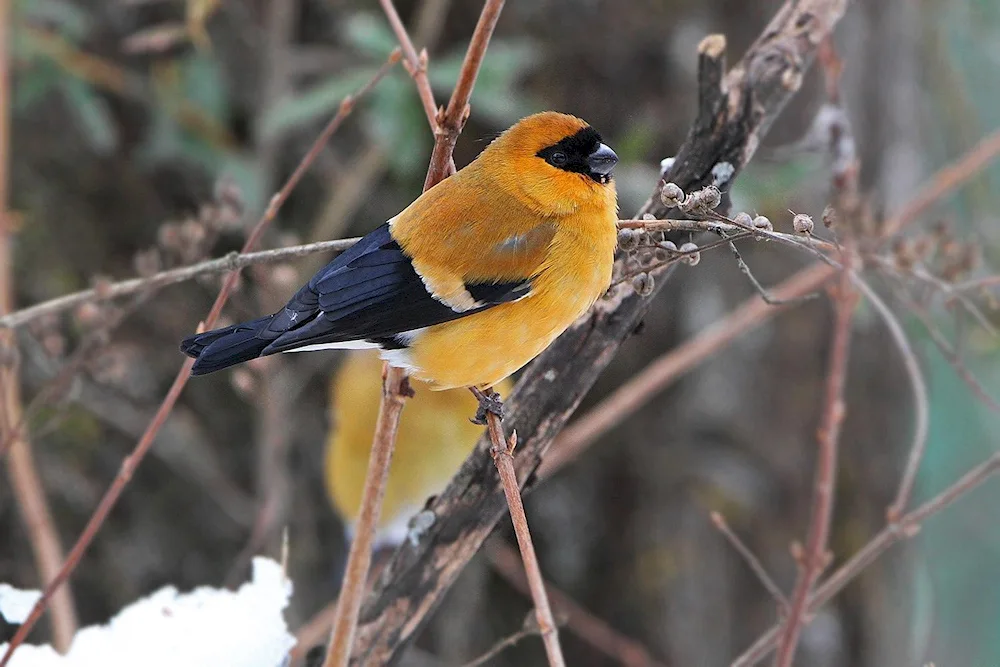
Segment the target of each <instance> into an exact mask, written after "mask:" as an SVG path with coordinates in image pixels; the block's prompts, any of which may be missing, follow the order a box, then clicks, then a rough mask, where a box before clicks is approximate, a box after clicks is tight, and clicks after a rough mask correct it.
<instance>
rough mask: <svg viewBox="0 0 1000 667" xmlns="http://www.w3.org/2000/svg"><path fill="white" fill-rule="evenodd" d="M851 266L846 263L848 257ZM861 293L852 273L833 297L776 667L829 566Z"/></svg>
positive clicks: (784, 661) (785, 658) (782, 664)
mask: <svg viewBox="0 0 1000 667" xmlns="http://www.w3.org/2000/svg"><path fill="white" fill-rule="evenodd" d="M843 261H844V263H845V264H847V263H849V262H848V259H847V258H846V257H845V258H844V260H843ZM857 299H858V296H857V292H855V291H854V288H853V286H852V284H851V275H850V271H848V270H846V269H845V270H844V271H842V272H841V278H840V281H839V283H838V285H837V287H836V293H835V294H834V297H833V303H834V308H835V315H834V329H833V343H832V348H831V351H830V362H829V367H828V369H827V375H826V389H825V391H824V397H823V414H822V416H821V418H820V426H819V436H818V439H819V452H818V454H817V460H816V482H815V486H814V488H813V506H812V516H811V518H810V520H809V533H808V536H807V537H806V546H805V552H804V554H803V559H802V562H801V563H799V567H800V572H799V577H798V581H797V582H796V584H795V588H794V589H793V591H792V598H791V603H790V605H789V610H788V617H787V618H786V620H785V626H784V629H783V632H782V636H781V641H780V643H779V645H778V658H777V660H776V661H775V665H776V666H777V667H791V665H792V660H793V659H794V657H795V649H796V647H797V646H798V642H799V633H800V632H801V631H802V628H803V626H804V625H805V621H806V606H807V604H806V603H807V602H808V599H809V594H810V592H811V591H812V588H813V585H814V584H815V582H816V580H817V579H819V576H820V574H821V573H822V571H823V570H824V569H825V568H826V566H827V564H828V563H829V555H828V552H827V542H828V539H829V534H830V523H831V520H832V518H833V493H834V486H835V482H836V477H837V448H838V444H839V441H840V426H841V424H842V423H843V420H844V413H845V408H844V384H845V381H846V378H847V362H848V359H849V350H850V341H851V323H852V321H853V319H854V306H855V304H856V303H857Z"/></svg>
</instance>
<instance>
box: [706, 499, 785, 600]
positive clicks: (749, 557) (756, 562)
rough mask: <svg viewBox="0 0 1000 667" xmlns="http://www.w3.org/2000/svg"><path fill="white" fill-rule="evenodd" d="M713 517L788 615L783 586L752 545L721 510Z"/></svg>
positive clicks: (715, 523) (734, 547)
mask: <svg viewBox="0 0 1000 667" xmlns="http://www.w3.org/2000/svg"><path fill="white" fill-rule="evenodd" d="M711 519H712V525H713V526H715V527H716V529H717V530H718V531H719V532H720V533H722V536H723V537H725V538H726V539H727V540H728V541H729V543H730V544H731V545H732V546H733V549H735V550H736V553H738V554H739V555H740V556H741V557H742V558H743V560H744V561H745V562H746V564H747V566H748V567H749V568H750V570H751V571H752V572H753V573H754V574H755V575H757V579H758V580H759V581H760V583H761V585H762V586H763V587H764V589H765V590H766V591H767V592H768V593H770V594H771V597H773V598H774V601H775V602H777V603H778V611H779V613H780V614H781V615H782V616H784V615H787V614H788V598H787V597H785V594H784V593H783V592H782V590H781V588H780V587H779V586H778V584H776V583H775V582H774V579H772V578H771V575H770V574H768V572H767V569H766V568H765V567H764V564H763V563H761V562H760V559H759V558H757V556H756V555H754V552H753V551H751V550H750V547H748V546H747V545H746V544H744V543H743V540H741V539H740V538H739V536H738V535H737V534H736V533H734V532H733V529H732V528H730V527H729V524H728V523H727V522H726V518H725V517H724V516H722V514H720V513H719V512H712V514H711Z"/></svg>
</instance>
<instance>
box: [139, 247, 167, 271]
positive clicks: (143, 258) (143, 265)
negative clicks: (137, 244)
mask: <svg viewBox="0 0 1000 667" xmlns="http://www.w3.org/2000/svg"><path fill="white" fill-rule="evenodd" d="M132 265H133V266H134V267H135V271H136V273H138V274H139V275H140V276H142V277H144V278H147V277H149V276H151V275H153V274H154V273H157V272H159V271H161V270H162V269H163V262H162V261H161V259H160V251H159V249H157V248H150V249H149V250H143V251H140V252H137V253H136V254H135V257H133V258H132Z"/></svg>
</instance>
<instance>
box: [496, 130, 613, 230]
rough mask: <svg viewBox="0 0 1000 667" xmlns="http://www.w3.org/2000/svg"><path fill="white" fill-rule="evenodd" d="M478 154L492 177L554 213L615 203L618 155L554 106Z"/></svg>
mask: <svg viewBox="0 0 1000 667" xmlns="http://www.w3.org/2000/svg"><path fill="white" fill-rule="evenodd" d="M483 158H484V159H486V160H487V161H488V163H489V165H490V168H491V169H492V170H494V172H495V175H496V176H498V177H500V178H503V179H504V180H505V181H507V182H508V183H510V184H511V185H512V186H513V187H514V189H516V190H519V191H520V192H521V193H523V194H524V195H526V196H527V197H528V198H529V199H530V200H532V201H533V202H534V203H535V204H536V205H537V206H539V207H541V208H543V209H544V208H551V209H553V210H552V212H553V213H554V214H557V213H561V212H569V211H571V210H576V209H577V208H579V207H580V206H582V205H586V204H595V205H597V206H602V207H603V206H608V205H610V206H612V207H614V206H615V200H616V197H615V188H614V183H613V180H612V178H613V175H614V168H615V165H616V164H617V163H618V156H617V155H615V152H614V151H613V150H611V148H610V147H608V146H607V145H606V144H604V143H602V142H601V135H600V134H598V132H597V130H595V129H594V128H592V127H591V126H590V125H589V124H588V123H587V122H586V121H583V120H581V119H579V118H577V117H575V116H570V115H567V114H562V113H556V112H554V111H546V112H543V113H538V114H534V115H532V116H528V117H527V118H524V119H522V120H520V121H518V122H517V123H516V124H515V125H513V126H512V127H511V128H510V129H508V130H507V131H506V132H504V133H503V134H501V135H500V136H499V137H498V138H497V139H496V140H495V141H494V142H493V143H492V144H490V146H489V148H487V150H486V151H484V152H483ZM496 172H500V173H496ZM540 212H543V213H544V212H545V211H544V210H543V211H540Z"/></svg>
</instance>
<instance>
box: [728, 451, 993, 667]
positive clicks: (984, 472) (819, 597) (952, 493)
mask: <svg viewBox="0 0 1000 667" xmlns="http://www.w3.org/2000/svg"><path fill="white" fill-rule="evenodd" d="M998 472H1000V452H998V453H996V454H994V455H993V456H991V457H990V458H988V459H987V460H986V461H983V462H982V463H980V464H979V465H977V466H976V467H974V468H973V469H972V470H970V471H969V472H967V473H966V474H965V475H963V476H962V477H961V478H960V479H959V480H957V481H956V482H955V483H954V484H952V485H951V486H949V487H948V488H947V489H945V490H944V491H942V492H941V493H939V494H938V495H936V496H934V497H933V498H932V499H930V500H928V501H927V502H925V503H924V504H923V505H920V506H919V507H917V508H916V509H915V510H913V511H912V512H909V513H908V514H905V515H903V517H901V518H900V520H899V521H898V522H896V523H891V524H888V525H886V527H885V528H883V529H882V530H881V531H880V532H879V533H878V534H877V535H876V536H875V537H873V538H872V539H871V540H870V541H869V542H868V543H867V544H866V545H865V546H864V547H862V548H861V549H860V550H859V551H858V552H857V553H855V554H854V555H853V556H852V557H851V558H850V559H849V560H848V561H847V562H846V563H844V564H843V565H841V566H840V568H838V569H837V571H836V572H834V573H833V574H831V575H830V576H829V577H827V579H826V580H825V581H824V582H823V583H822V584H820V585H819V586H818V587H817V588H816V590H815V592H814V593H813V594H812V595H811V596H810V597H809V604H808V605H807V614H809V615H812V614H815V613H816V612H817V611H819V610H820V608H822V607H823V605H825V604H826V603H827V602H829V601H830V600H831V599H833V597H834V596H835V595H836V594H837V593H839V592H840V591H841V590H843V588H844V587H845V586H847V584H849V583H851V582H852V581H853V580H854V579H855V578H856V577H857V576H858V575H859V574H861V573H862V572H863V571H864V570H865V569H867V568H868V566H870V565H871V564H872V563H874V562H875V560H876V559H877V558H878V557H879V556H881V555H882V554H883V553H885V552H886V551H888V549H889V547H891V546H892V545H894V544H896V543H897V542H899V541H901V540H904V539H907V538H909V537H912V536H914V535H916V534H917V532H918V531H919V529H920V525H921V524H922V523H923V522H924V521H926V520H927V519H928V518H930V517H931V516H933V515H935V514H937V513H938V512H940V511H942V510H943V509H945V508H946V507H948V506H949V505H951V504H952V503H953V502H955V501H956V500H958V499H959V498H960V497H962V496H964V495H965V494H967V493H969V492H970V491H972V490H973V489H974V488H976V487H977V486H979V485H980V484H982V483H983V482H985V481H986V480H987V479H989V478H990V477H992V476H993V475H995V474H997V473H998ZM780 632H781V626H778V625H775V626H772V627H771V629H770V630H768V631H767V632H766V633H764V635H762V636H761V637H760V639H758V640H757V641H756V642H754V644H753V645H752V646H751V647H750V648H748V649H747V650H746V651H745V652H744V653H743V654H742V655H741V656H739V657H738V658H737V659H736V660H735V661H734V662H733V663H732V667H751V666H752V665H756V664H757V663H758V662H760V661H761V660H763V659H764V658H766V657H767V655H768V654H769V653H770V652H771V651H772V650H773V649H774V647H775V646H776V645H777V643H778V635H779V633H780Z"/></svg>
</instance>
